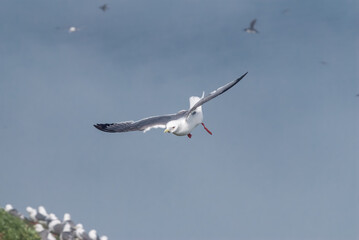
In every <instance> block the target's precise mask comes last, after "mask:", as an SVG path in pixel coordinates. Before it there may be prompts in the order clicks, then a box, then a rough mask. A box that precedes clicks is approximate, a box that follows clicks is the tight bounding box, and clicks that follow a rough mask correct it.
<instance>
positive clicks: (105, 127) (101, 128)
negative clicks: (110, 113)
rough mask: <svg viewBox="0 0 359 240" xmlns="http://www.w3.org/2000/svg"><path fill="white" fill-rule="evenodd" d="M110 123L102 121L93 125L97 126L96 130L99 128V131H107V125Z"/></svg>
mask: <svg viewBox="0 0 359 240" xmlns="http://www.w3.org/2000/svg"><path fill="white" fill-rule="evenodd" d="M109 125H110V124H108V123H105V124H103V123H98V124H95V125H93V126H94V127H95V128H97V129H98V130H100V131H103V132H109V131H108V130H107V127H108V126H109Z"/></svg>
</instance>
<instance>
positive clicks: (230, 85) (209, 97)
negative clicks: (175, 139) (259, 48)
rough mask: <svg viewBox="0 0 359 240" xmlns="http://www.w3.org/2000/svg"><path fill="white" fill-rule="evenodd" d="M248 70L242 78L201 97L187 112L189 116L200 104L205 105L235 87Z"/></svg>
mask: <svg viewBox="0 0 359 240" xmlns="http://www.w3.org/2000/svg"><path fill="white" fill-rule="evenodd" d="M247 73H248V72H246V73H245V74H243V75H242V76H241V77H240V78H238V79H236V80H234V81H232V82H230V83H227V84H226V85H224V86H222V87H220V88H218V89H217V90H214V91H213V92H211V93H210V94H208V95H207V96H205V97H203V98H201V100H199V101H198V102H197V103H196V104H195V105H194V106H193V107H192V108H191V109H190V110H188V112H187V115H186V116H187V117H188V116H189V115H190V114H191V113H192V112H193V111H194V110H196V108H198V107H199V106H201V105H203V104H204V103H206V102H208V101H209V100H211V99H213V98H215V97H217V96H219V95H221V94H222V93H224V92H226V91H227V90H229V89H230V88H231V87H233V86H234V85H236V84H237V83H238V82H239V81H240V80H241V79H242V78H244V76H246V75H247Z"/></svg>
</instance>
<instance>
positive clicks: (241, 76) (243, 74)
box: [237, 72, 248, 82]
mask: <svg viewBox="0 0 359 240" xmlns="http://www.w3.org/2000/svg"><path fill="white" fill-rule="evenodd" d="M247 73H248V72H246V73H245V74H243V75H242V76H241V77H240V78H238V79H237V81H238V82H239V81H240V80H242V78H244V77H245V76H246V75H247Z"/></svg>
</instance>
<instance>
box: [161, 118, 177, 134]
mask: <svg viewBox="0 0 359 240" xmlns="http://www.w3.org/2000/svg"><path fill="white" fill-rule="evenodd" d="M177 129H178V121H169V122H168V123H167V124H166V129H165V131H164V132H165V133H174V132H175V131H176V130H177Z"/></svg>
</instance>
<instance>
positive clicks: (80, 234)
mask: <svg viewBox="0 0 359 240" xmlns="http://www.w3.org/2000/svg"><path fill="white" fill-rule="evenodd" d="M75 235H76V237H77V238H78V239H80V240H91V238H90V237H89V235H88V234H87V232H86V231H85V229H83V228H76V231H75Z"/></svg>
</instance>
